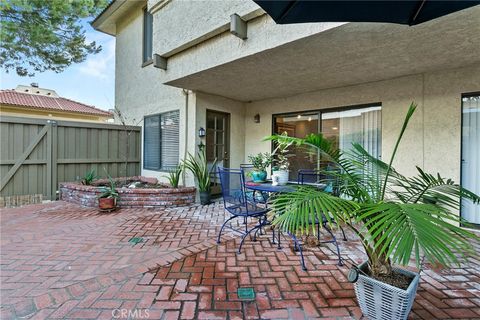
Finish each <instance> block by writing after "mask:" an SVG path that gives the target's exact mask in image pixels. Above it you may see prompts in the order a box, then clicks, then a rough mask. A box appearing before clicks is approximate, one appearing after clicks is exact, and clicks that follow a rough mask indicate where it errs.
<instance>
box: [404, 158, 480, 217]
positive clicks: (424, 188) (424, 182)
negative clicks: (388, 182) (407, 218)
mask: <svg viewBox="0 0 480 320" xmlns="http://www.w3.org/2000/svg"><path fill="white" fill-rule="evenodd" d="M417 171H418V175H417V176H415V177H410V178H406V177H401V178H400V177H399V178H398V179H397V180H396V181H395V184H396V185H397V186H398V187H401V189H400V190H398V191H397V192H396V195H397V197H398V198H399V199H400V200H401V201H402V202H404V203H435V204H437V205H439V206H442V207H448V208H451V209H453V210H458V209H459V208H460V201H459V199H460V198H464V199H469V200H471V201H472V202H473V203H480V196H478V195H476V194H474V193H473V192H471V191H469V190H467V189H465V188H462V187H461V186H460V185H459V184H457V183H455V182H454V181H453V180H452V179H446V178H443V177H442V176H441V175H440V174H437V175H433V174H430V173H427V172H425V171H423V170H422V169H421V168H419V167H417Z"/></svg>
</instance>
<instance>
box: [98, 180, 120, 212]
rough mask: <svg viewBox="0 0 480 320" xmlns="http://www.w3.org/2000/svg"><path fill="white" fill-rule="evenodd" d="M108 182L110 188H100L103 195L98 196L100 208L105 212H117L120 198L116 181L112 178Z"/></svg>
mask: <svg viewBox="0 0 480 320" xmlns="http://www.w3.org/2000/svg"><path fill="white" fill-rule="evenodd" d="M108 181H109V184H108V186H106V187H100V191H101V192H102V193H101V194H100V195H99V196H98V207H99V209H100V211H104V212H109V211H113V210H115V209H116V208H117V200H118V198H119V195H118V192H117V187H116V183H115V181H114V180H113V179H112V177H110V176H109V177H108Z"/></svg>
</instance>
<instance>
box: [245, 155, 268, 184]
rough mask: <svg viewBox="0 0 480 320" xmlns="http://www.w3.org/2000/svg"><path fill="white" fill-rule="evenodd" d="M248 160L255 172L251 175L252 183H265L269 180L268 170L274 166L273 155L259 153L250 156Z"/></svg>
mask: <svg viewBox="0 0 480 320" xmlns="http://www.w3.org/2000/svg"><path fill="white" fill-rule="evenodd" d="M248 160H249V161H250V163H251V164H252V166H253V170H252V171H251V172H250V173H249V174H250V175H251V176H252V181H253V182H265V180H267V168H268V166H270V165H271V164H272V155H271V154H270V153H268V152H265V153H258V154H257V155H253V156H248Z"/></svg>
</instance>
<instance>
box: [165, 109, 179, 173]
mask: <svg viewBox="0 0 480 320" xmlns="http://www.w3.org/2000/svg"><path fill="white" fill-rule="evenodd" d="M179 113H180V112H178V111H173V112H168V113H165V114H163V115H162V116H161V136H162V142H161V145H162V147H161V148H162V151H161V154H162V169H171V168H173V167H175V166H177V165H178V157H179V151H178V150H179V145H180V139H179V132H180V128H179V116H180V115H179Z"/></svg>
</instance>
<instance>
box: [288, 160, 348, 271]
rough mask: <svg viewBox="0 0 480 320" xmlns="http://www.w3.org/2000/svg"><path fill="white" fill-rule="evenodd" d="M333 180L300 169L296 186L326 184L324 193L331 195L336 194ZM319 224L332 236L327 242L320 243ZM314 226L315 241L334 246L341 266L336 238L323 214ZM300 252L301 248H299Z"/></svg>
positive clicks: (314, 171) (313, 171)
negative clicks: (315, 230)
mask: <svg viewBox="0 0 480 320" xmlns="http://www.w3.org/2000/svg"><path fill="white" fill-rule="evenodd" d="M334 180H335V178H334V177H329V176H327V175H325V174H324V173H321V172H319V171H317V170H307V169H300V170H299V171H298V180H297V182H298V184H300V185H305V184H309V185H313V186H315V185H316V184H319V185H320V184H322V183H324V182H327V185H326V187H324V189H323V190H324V191H325V192H329V193H332V194H336V193H337V192H336V191H337V190H338V189H337V188H336V185H337V184H336V183H334ZM320 223H321V224H322V226H323V227H324V228H325V230H327V232H328V233H329V234H330V235H331V236H332V240H328V241H320ZM315 224H316V226H317V240H318V242H319V243H333V244H334V245H335V247H336V248H337V256H338V265H340V266H341V265H343V263H342V257H341V255H340V248H339V247H338V243H337V238H336V237H335V235H334V234H333V232H332V230H331V229H330V227H329V226H328V224H329V222H328V219H327V217H326V216H325V214H324V213H322V221H319V220H318V218H315ZM339 227H340V230H341V231H342V234H343V240H345V241H347V237H346V236H345V231H344V230H343V228H342V227H341V226H339ZM300 250H301V248H300Z"/></svg>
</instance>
